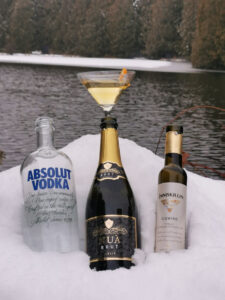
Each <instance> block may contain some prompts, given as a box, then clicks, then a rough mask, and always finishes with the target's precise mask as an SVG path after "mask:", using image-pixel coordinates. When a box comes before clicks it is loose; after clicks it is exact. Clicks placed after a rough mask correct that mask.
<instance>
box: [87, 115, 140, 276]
mask: <svg viewBox="0 0 225 300" xmlns="http://www.w3.org/2000/svg"><path fill="white" fill-rule="evenodd" d="M117 127H118V125H117V122H116V119H114V118H111V117H105V118H103V119H102V122H101V129H102V131H101V149H100V159H99V166H98V168H97V172H96V176H95V178H94V182H93V184H92V187H91V190H90V193H89V196H88V201H87V207H86V230H87V253H88V255H89V256H90V268H91V269H93V268H95V269H96V270H97V271H100V270H114V269H117V268H119V267H125V268H130V267H131V266H132V265H133V263H132V258H131V257H132V255H133V254H134V249H135V248H139V247H140V241H139V234H138V226H137V209H136V206H135V200H134V195H133V192H132V190H131V187H130V185H129V182H128V180H127V177H126V174H125V172H124V169H123V166H122V163H121V158H120V151H119V141H118V133H117Z"/></svg>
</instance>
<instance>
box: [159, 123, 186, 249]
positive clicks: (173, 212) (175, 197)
mask: <svg viewBox="0 0 225 300" xmlns="http://www.w3.org/2000/svg"><path fill="white" fill-rule="evenodd" d="M182 134H183V127H181V126H174V125H173V126H172V125H171V126H167V128H166V147H165V167H164V168H163V169H162V170H161V171H160V173H159V181H158V183H159V185H158V199H157V213H156V240H155V251H156V252H160V251H162V252H169V251H172V250H177V249H184V248H185V230H186V190H187V174H186V172H185V170H184V169H183V168H182Z"/></svg>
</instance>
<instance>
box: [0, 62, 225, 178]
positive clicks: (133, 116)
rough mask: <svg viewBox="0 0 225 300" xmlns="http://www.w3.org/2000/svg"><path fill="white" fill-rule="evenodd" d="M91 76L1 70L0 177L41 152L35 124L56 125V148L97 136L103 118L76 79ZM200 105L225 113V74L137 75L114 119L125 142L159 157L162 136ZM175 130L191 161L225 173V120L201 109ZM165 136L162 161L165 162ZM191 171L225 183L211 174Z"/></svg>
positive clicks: (70, 70)
mask: <svg viewBox="0 0 225 300" xmlns="http://www.w3.org/2000/svg"><path fill="white" fill-rule="evenodd" d="M81 71H87V69H74V68H55V67H51V68H47V67H34V66H13V65H0V130H1V133H0V149H1V150H3V151H4V152H5V154H6V158H5V159H4V160H3V163H2V165H0V170H1V171H2V170H5V169H8V168H10V167H12V166H15V165H18V164H21V162H22V161H23V159H24V157H25V156H26V155H27V154H28V153H30V152H31V151H33V150H34V149H35V147H36V145H35V144H36V137H35V132H34V121H35V119H36V118H37V117H38V116H43V115H48V116H50V117H52V118H54V120H55V125H56V129H57V131H56V136H55V144H56V147H57V148H61V147H63V146H65V145H66V144H67V143H69V142H71V141H73V140H74V139H76V138H78V137H80V136H82V135H85V134H97V133H99V131H100V129H99V121H100V118H101V117H102V115H103V113H102V111H101V109H100V108H99V107H98V106H97V105H96V103H95V102H94V100H93V99H92V98H91V96H89V94H88V92H87V91H86V90H85V88H84V87H83V86H82V85H81V84H80V82H79V81H78V79H77V76H76V74H77V73H78V72H81ZM194 105H214V106H219V107H223V108H224V107H225V73H201V74H174V73H156V72H155V73H153V72H137V74H136V78H135V80H134V81H133V82H132V85H131V87H130V88H129V89H127V90H126V91H124V93H123V94H122V95H121V97H120V99H119V102H118V104H117V106H116V107H115V109H114V115H116V116H117V119H118V123H119V134H120V136H121V137H124V138H129V139H131V140H134V141H135V142H137V143H138V144H139V145H141V146H144V147H147V148H148V149H151V150H152V151H155V148H156V144H157V141H158V139H159V135H160V131H161V128H162V126H164V125H165V124H166V123H167V122H168V121H169V120H170V119H172V118H173V117H174V116H175V115H176V114H177V113H178V112H180V111H181V110H182V109H185V108H187V107H191V106H194ZM176 124H181V125H183V126H184V142H183V144H184V145H183V148H184V151H186V152H188V153H189V154H190V161H192V162H194V163H198V164H203V165H207V166H209V167H212V168H214V169H216V170H218V171H219V172H222V173H225V155H224V154H225V153H224V151H225V150H224V149H225V113H224V112H220V111H216V110H210V109H199V110H196V111H195V112H192V113H190V112H189V113H186V114H185V115H184V116H183V117H182V119H179V120H178V121H177V122H176ZM163 149H164V135H163V139H162V140H161V143H160V147H159V150H158V154H159V155H160V156H163ZM188 169H190V170H192V171H195V172H197V173H199V174H201V172H202V171H203V172H204V173H205V174H206V175H207V176H210V177H213V178H216V179H222V178H221V177H219V176H218V175H216V174H215V173H213V172H211V171H207V170H205V169H201V168H200V169H197V170H194V169H193V168H192V167H188Z"/></svg>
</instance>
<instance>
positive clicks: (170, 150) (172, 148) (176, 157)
mask: <svg viewBox="0 0 225 300" xmlns="http://www.w3.org/2000/svg"><path fill="white" fill-rule="evenodd" d="M169 164H176V165H178V166H180V167H182V134H181V133H178V132H177V131H168V132H167V133H166V147H165V165H169Z"/></svg>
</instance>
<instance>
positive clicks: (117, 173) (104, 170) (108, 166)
mask: <svg viewBox="0 0 225 300" xmlns="http://www.w3.org/2000/svg"><path fill="white" fill-rule="evenodd" d="M119 178H124V179H125V178H126V175H125V173H124V170H123V168H121V167H120V166H119V165H117V164H115V163H113V162H110V161H107V162H105V163H103V164H100V165H99V167H98V170H97V174H96V179H97V180H99V181H103V180H106V179H111V180H117V179H119Z"/></svg>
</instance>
